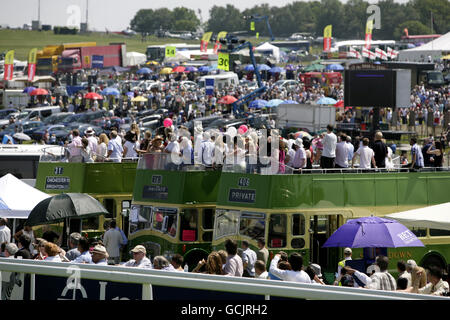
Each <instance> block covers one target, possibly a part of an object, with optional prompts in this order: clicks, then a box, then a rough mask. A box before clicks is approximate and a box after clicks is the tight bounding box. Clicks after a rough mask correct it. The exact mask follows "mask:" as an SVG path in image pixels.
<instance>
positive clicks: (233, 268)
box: [223, 239, 244, 277]
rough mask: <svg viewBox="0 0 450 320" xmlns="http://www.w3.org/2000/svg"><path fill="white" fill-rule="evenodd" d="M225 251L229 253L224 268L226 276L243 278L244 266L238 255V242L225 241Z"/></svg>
mask: <svg viewBox="0 0 450 320" xmlns="http://www.w3.org/2000/svg"><path fill="white" fill-rule="evenodd" d="M225 250H226V251H227V254H228V257H227V262H226V263H225V266H224V268H223V271H224V274H225V275H226V276H232V277H242V274H243V273H244V266H243V263H242V259H241V257H239V256H238V254H237V243H236V241H234V240H231V239H227V240H226V241H225Z"/></svg>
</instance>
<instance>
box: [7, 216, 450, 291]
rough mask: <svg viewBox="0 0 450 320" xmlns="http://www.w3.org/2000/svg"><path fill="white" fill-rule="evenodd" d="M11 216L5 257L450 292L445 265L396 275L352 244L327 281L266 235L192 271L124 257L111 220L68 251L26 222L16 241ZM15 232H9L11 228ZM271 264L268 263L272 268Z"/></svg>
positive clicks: (229, 244)
mask: <svg viewBox="0 0 450 320" xmlns="http://www.w3.org/2000/svg"><path fill="white" fill-rule="evenodd" d="M8 229H9V228H8V227H7V226H6V220H5V219H0V240H1V241H2V245H1V251H0V256H1V257H5V258H18V257H20V259H35V260H43V261H50V262H67V263H83V264H96V265H105V266H106V265H111V266H123V267H131V268H143V269H155V270H165V271H173V272H194V273H204V274H210V275H221V276H232V277H248V278H258V279H272V280H278V281H291V282H300V283H309V284H316V285H336V286H347V287H356V288H368V289H374V290H387V291H400V292H412V293H422V294H431V295H441V296H442V295H444V296H446V295H448V293H449V284H448V282H447V281H444V279H443V270H441V269H440V268H439V267H437V266H430V267H429V268H428V269H427V270H425V269H424V268H422V267H419V266H417V264H416V262H415V261H414V260H408V261H407V262H404V261H398V263H397V269H398V277H397V279H395V278H394V277H393V276H392V275H391V274H390V273H389V272H388V266H389V259H388V258H387V257H386V256H383V255H379V256H377V257H376V259H375V262H374V263H373V264H372V265H370V266H369V267H368V268H367V270H364V271H361V270H359V271H358V270H356V269H354V268H352V267H350V266H349V263H348V261H349V260H352V249H350V248H345V249H344V259H343V260H342V261H340V262H339V263H338V266H337V272H336V278H335V281H334V283H327V280H326V279H325V277H324V276H323V275H322V271H321V270H322V268H321V266H320V265H318V264H316V263H309V264H307V265H305V261H304V259H303V257H302V255H301V254H300V253H298V252H292V253H291V254H290V255H288V254H287V253H286V252H284V251H280V252H278V253H276V254H275V255H274V257H273V258H272V259H271V260H269V251H268V249H267V248H266V245H265V240H264V239H263V238H258V239H257V247H258V249H257V250H256V251H255V250H253V249H252V248H251V247H250V243H249V242H248V241H246V240H243V241H242V242H241V248H239V247H238V244H237V242H236V241H235V240H232V239H227V240H226V241H225V244H224V248H225V250H219V251H212V252H211V253H209V255H208V256H207V258H206V259H202V260H201V261H198V264H197V265H196V266H195V267H194V268H192V270H190V271H189V267H188V265H187V264H186V263H185V262H184V259H183V256H181V255H180V254H173V255H172V256H171V257H170V258H169V259H170V261H169V260H168V258H166V257H164V256H162V255H157V256H154V257H153V259H150V258H151V257H150V254H149V252H147V249H146V247H145V246H143V245H136V246H134V248H132V249H131V250H130V254H131V255H132V258H131V259H129V260H128V261H123V262H121V256H122V255H123V254H124V252H123V250H124V248H125V245H126V237H125V236H124V235H123V232H122V231H121V230H120V228H118V227H117V226H116V224H115V221H111V223H110V225H109V229H108V230H107V231H106V232H105V233H104V235H103V238H102V239H99V240H93V239H87V238H86V237H84V236H82V235H81V234H79V233H76V232H75V233H72V234H70V237H69V240H68V244H69V250H67V251H65V250H63V249H62V248H61V247H60V246H59V245H58V244H57V243H60V242H58V241H61V239H60V236H59V235H58V234H57V233H55V232H54V231H51V230H50V229H47V230H46V231H45V232H44V233H43V235H42V238H34V234H33V230H32V229H31V228H29V227H25V228H24V229H23V230H20V231H19V232H17V233H16V234H15V235H14V237H15V238H16V239H17V245H16V243H14V242H10V241H9V240H8V241H5V240H7V239H8V235H9V236H10V233H8ZM9 232H10V231H9ZM267 266H269V268H268V269H267Z"/></svg>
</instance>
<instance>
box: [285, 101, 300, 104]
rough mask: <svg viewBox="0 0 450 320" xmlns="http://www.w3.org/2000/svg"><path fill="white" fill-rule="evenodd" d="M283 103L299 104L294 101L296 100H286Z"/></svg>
mask: <svg viewBox="0 0 450 320" xmlns="http://www.w3.org/2000/svg"><path fill="white" fill-rule="evenodd" d="M283 103H286V104H297V103H298V102H297V101H294V100H284V101H283Z"/></svg>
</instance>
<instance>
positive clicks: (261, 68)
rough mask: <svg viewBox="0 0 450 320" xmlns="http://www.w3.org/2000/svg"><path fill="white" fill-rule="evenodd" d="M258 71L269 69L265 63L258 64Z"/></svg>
mask: <svg viewBox="0 0 450 320" xmlns="http://www.w3.org/2000/svg"><path fill="white" fill-rule="evenodd" d="M257 67H258V70H259V71H267V70H270V67H269V66H268V65H267V64H258V65H257Z"/></svg>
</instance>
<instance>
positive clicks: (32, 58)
mask: <svg viewBox="0 0 450 320" xmlns="http://www.w3.org/2000/svg"><path fill="white" fill-rule="evenodd" d="M36 55H37V48H33V49H31V50H30V53H29V54H28V81H30V82H32V81H33V79H34V76H35V75H36Z"/></svg>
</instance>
